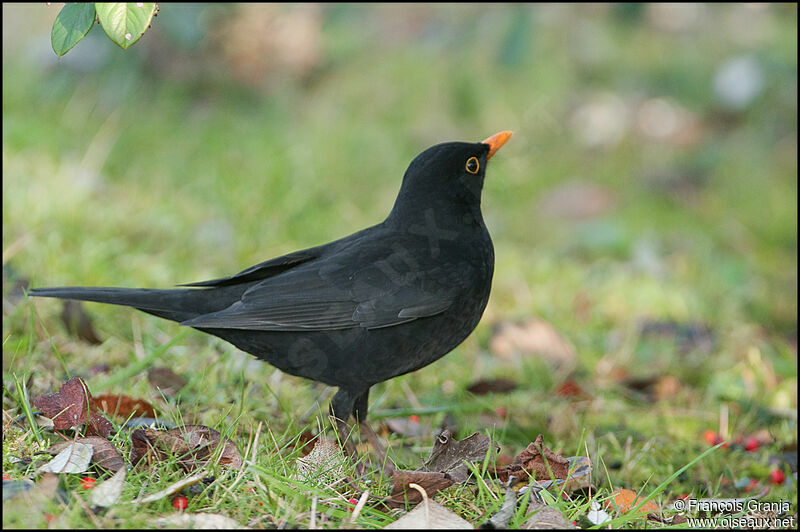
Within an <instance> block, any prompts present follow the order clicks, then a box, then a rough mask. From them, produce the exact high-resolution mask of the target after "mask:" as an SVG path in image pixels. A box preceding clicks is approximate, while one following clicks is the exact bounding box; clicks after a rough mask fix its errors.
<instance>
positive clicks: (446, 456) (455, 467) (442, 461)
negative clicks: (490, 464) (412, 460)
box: [425, 430, 499, 483]
mask: <svg viewBox="0 0 800 532" xmlns="http://www.w3.org/2000/svg"><path fill="white" fill-rule="evenodd" d="M490 446H491V439H490V438H489V437H488V436H484V435H483V434H478V433H477V432H476V433H475V434H473V435H471V436H469V437H468V438H465V439H463V440H457V439H455V438H454V437H453V433H452V432H450V431H449V430H444V431H442V433H441V434H440V435H439V436H438V438H436V443H434V445H433V450H432V451H431V455H430V456H429V457H428V460H427V461H426V462H425V469H426V470H427V471H435V472H440V473H447V474H448V475H449V477H450V479H451V480H452V481H453V482H456V483H462V482H466V481H467V479H468V478H469V476H470V470H469V466H468V465H467V462H482V461H483V460H484V458H486V453H487V452H489V447H490ZM498 450H499V447H497V446H496V445H495V447H494V453H495V454H496V453H497V451H498Z"/></svg>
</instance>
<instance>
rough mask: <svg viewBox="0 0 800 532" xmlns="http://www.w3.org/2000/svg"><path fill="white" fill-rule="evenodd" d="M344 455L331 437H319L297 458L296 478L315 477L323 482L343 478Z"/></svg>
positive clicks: (306, 478)
mask: <svg viewBox="0 0 800 532" xmlns="http://www.w3.org/2000/svg"><path fill="white" fill-rule="evenodd" d="M345 461H346V459H345V456H344V453H343V452H342V448H341V447H340V446H339V444H338V443H337V442H336V440H334V439H332V438H324V437H320V438H318V439H317V441H316V444H315V445H314V447H313V448H312V449H311V452H310V453H308V455H306V456H304V457H303V458H298V460H297V474H296V476H297V478H299V479H301V480H312V479H317V480H320V481H321V482H323V483H325V484H329V483H331V482H335V481H337V480H339V479H341V478H343V477H344V476H345V475H346V473H345V469H344V465H345Z"/></svg>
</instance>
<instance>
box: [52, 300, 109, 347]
mask: <svg viewBox="0 0 800 532" xmlns="http://www.w3.org/2000/svg"><path fill="white" fill-rule="evenodd" d="M63 304H64V309H63V310H62V311H61V321H62V322H64V326H65V327H66V328H67V330H68V331H69V332H70V334H72V335H73V336H77V337H78V338H80V339H81V340H83V341H84V342H88V343H90V344H93V345H100V344H102V343H103V341H102V340H100V338H99V337H98V336H97V333H96V332H95V330H94V327H93V326H92V320H91V318H89V315H88V314H86V311H85V310H83V305H82V304H81V302H80V301H74V300H71V299H67V300H65V301H63Z"/></svg>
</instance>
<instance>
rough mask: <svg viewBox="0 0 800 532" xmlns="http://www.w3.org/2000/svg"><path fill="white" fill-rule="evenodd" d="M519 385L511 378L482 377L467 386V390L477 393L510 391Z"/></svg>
mask: <svg viewBox="0 0 800 532" xmlns="http://www.w3.org/2000/svg"><path fill="white" fill-rule="evenodd" d="M516 387H517V383H516V382H514V381H512V380H511V379H480V380H478V381H475V382H473V383H472V384H470V385H469V386H467V391H468V392H470V393H474V394H475V395H486V394H487V393H508V392H510V391H512V390H514V389H515V388H516Z"/></svg>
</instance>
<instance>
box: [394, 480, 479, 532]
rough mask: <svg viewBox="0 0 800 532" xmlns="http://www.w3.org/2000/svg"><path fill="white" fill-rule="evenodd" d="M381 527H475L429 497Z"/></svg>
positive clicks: (438, 528) (411, 528) (410, 528)
mask: <svg viewBox="0 0 800 532" xmlns="http://www.w3.org/2000/svg"><path fill="white" fill-rule="evenodd" d="M412 491H416V490H412ZM383 528H384V530H414V529H416V530H446V529H452V530H456V529H461V530H467V529H473V528H475V527H473V526H472V525H471V524H470V523H469V522H468V521H465V520H464V519H462V518H461V517H459V516H457V515H456V514H454V513H453V512H451V511H450V510H448V509H447V508H445V507H444V506H442V505H441V504H439V503H437V502H436V501H432V500H430V499H429V500H427V501H425V503H424V504H420V505H418V506H417V507H416V508H414V509H413V510H411V511H410V512H408V513H407V514H406V515H404V516H403V517H401V518H400V519H398V520H397V521H395V522H394V523H390V524H388V525H386V526H385V527H383Z"/></svg>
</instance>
